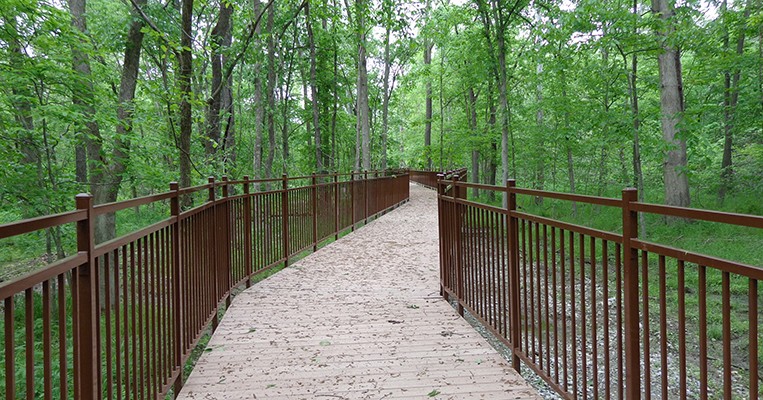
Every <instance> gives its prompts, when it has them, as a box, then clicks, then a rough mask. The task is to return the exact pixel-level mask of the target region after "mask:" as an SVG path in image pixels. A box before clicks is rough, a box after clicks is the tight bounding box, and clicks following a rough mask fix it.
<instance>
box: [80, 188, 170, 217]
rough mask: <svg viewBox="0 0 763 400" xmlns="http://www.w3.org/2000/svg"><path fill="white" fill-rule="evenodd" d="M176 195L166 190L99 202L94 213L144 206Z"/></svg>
mask: <svg viewBox="0 0 763 400" xmlns="http://www.w3.org/2000/svg"><path fill="white" fill-rule="evenodd" d="M173 196H175V193H174V192H164V193H160V194H154V195H150V196H144V197H138V198H135V199H130V200H122V201H115V202H113V203H105V204H99V205H97V206H93V213H94V214H95V215H101V214H106V213H112V212H117V211H121V210H124V209H126V208H131V207H138V206H143V205H146V204H149V203H153V202H156V201H162V200H167V199H170V198H172V197H173Z"/></svg>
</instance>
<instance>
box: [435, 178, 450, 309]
mask: <svg viewBox="0 0 763 400" xmlns="http://www.w3.org/2000/svg"><path fill="white" fill-rule="evenodd" d="M437 177H438V178H440V179H442V178H444V176H443V175H442V174H438V175H437ZM435 189H437V222H438V224H439V225H440V226H439V228H440V229H439V236H440V240H438V242H440V296H442V298H443V299H445V301H448V300H449V299H448V297H449V296H448V291H447V290H445V286H446V284H445V273H446V272H445V256H444V255H445V246H446V244H445V241H444V240H443V232H444V229H443V228H444V226H445V220H446V218H445V215H444V214H443V204H444V202H443V199H442V194H443V190H442V187H440V184H439V182H438V183H437V186H436V187H435Z"/></svg>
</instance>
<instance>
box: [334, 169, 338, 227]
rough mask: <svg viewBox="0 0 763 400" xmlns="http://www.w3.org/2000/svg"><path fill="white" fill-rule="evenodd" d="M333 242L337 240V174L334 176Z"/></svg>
mask: <svg viewBox="0 0 763 400" xmlns="http://www.w3.org/2000/svg"><path fill="white" fill-rule="evenodd" d="M334 240H339V174H336V173H335V174H334Z"/></svg>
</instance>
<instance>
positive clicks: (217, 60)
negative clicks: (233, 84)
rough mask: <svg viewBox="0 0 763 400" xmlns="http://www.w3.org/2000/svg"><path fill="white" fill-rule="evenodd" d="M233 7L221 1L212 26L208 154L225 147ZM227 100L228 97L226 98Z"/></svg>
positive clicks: (208, 101)
mask: <svg viewBox="0 0 763 400" xmlns="http://www.w3.org/2000/svg"><path fill="white" fill-rule="evenodd" d="M232 14H233V7H232V6H231V5H230V4H228V2H227V1H224V0H221V1H220V11H219V13H218V18H217V24H216V25H215V27H214V28H212V38H211V42H212V50H211V65H212V84H211V87H210V91H211V96H210V98H209V100H207V138H206V141H205V146H204V147H205V149H206V152H207V154H208V155H214V154H216V153H217V151H218V150H219V149H222V148H223V143H222V141H221V121H220V120H221V115H220V113H221V110H222V105H223V104H222V103H223V91H224V90H225V89H228V90H229V88H227V86H228V81H227V80H226V79H225V78H224V77H223V70H224V69H225V65H224V64H223V52H224V49H225V47H226V46H225V37H226V36H229V35H230V24H231V16H232ZM226 100H227V99H226Z"/></svg>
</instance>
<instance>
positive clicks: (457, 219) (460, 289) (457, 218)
mask: <svg viewBox="0 0 763 400" xmlns="http://www.w3.org/2000/svg"><path fill="white" fill-rule="evenodd" d="M457 181H458V175H456V176H454V178H453V228H454V229H453V233H454V234H455V243H454V246H455V260H454V261H455V265H456V276H457V278H456V279H457V282H458V283H457V284H458V286H457V288H456V297H458V314H459V315H461V316H462V317H463V316H464V305H463V303H464V270H463V265H462V262H461V261H462V260H461V213H460V212H459V208H458V202H457V201H458V198H459V194H460V193H461V192H460V191H461V188H460V187H459V186H458V182H457Z"/></svg>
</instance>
